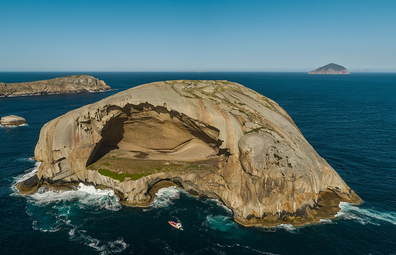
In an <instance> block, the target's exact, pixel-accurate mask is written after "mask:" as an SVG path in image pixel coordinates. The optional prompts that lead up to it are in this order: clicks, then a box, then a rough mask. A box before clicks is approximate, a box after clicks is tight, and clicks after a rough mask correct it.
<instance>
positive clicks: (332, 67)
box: [308, 63, 350, 74]
mask: <svg viewBox="0 0 396 255" xmlns="http://www.w3.org/2000/svg"><path fill="white" fill-rule="evenodd" d="M308 74H350V73H349V71H348V70H347V69H346V68H345V67H343V66H340V65H337V64H334V63H330V64H328V65H325V66H322V67H319V68H318V69H315V70H313V71H311V72H309V73H308Z"/></svg>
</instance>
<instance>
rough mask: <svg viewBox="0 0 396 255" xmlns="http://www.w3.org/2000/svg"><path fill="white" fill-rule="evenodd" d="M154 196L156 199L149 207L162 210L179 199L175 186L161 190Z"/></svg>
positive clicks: (178, 191)
mask: <svg viewBox="0 0 396 255" xmlns="http://www.w3.org/2000/svg"><path fill="white" fill-rule="evenodd" d="M155 195H156V197H155V198H154V200H153V202H152V203H151V207H152V208H163V207H167V206H168V205H171V204H173V201H174V200H175V199H178V198H179V197H180V189H178V188H176V186H172V187H168V188H162V189H159V190H158V192H157V193H155Z"/></svg>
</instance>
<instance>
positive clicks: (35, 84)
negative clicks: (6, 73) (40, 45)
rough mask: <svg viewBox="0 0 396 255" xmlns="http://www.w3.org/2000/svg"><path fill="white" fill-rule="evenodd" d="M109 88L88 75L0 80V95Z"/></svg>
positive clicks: (75, 91)
mask: <svg viewBox="0 0 396 255" xmlns="http://www.w3.org/2000/svg"><path fill="white" fill-rule="evenodd" d="M110 89H111V88H110V87H109V86H108V85H106V83H105V82H104V81H102V80H99V79H97V78H95V77H93V76H90V75H71V76H65V77H59V78H55V79H51V80H42V81H32V82H21V83H4V82H0V96H3V97H9V96H27V95H45V94H62V93H79V92H99V91H107V90H110Z"/></svg>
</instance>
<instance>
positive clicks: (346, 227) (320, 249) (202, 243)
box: [0, 72, 396, 254]
mask: <svg viewBox="0 0 396 255" xmlns="http://www.w3.org/2000/svg"><path fill="white" fill-rule="evenodd" d="M71 74H77V73H60V72H51V73H0V82H6V83H9V82H25V81H34V80H42V79H51V78H55V77H60V76H65V75H71ZM84 74H89V75H93V76H95V77H97V78H99V79H102V80H104V81H105V82H106V83H107V84H109V85H110V86H111V87H112V88H114V89H115V90H113V91H109V92H102V93H81V94H64V95H45V96H27V97H11V98H0V117H1V116H6V115H11V114H15V115H18V116H22V117H24V118H26V120H27V121H28V125H26V126H21V127H15V128H0V174H1V177H0V254H26V253H27V254H396V74H394V73H393V74H391V73H389V74H386V73H356V74H354V73H353V74H351V75H340V76H337V75H336V76H331V75H328V76H327V75H308V74H305V73H215V72H213V73H212V72H207V73H183V72H180V73H150V72H144V73H95V72H87V73H84ZM174 79H197V80H204V79H205V80H206V79H216V80H217V79H218V80H229V81H234V82H238V83H240V84H242V85H244V86H246V87H249V88H251V89H253V90H255V91H257V92H259V93H261V94H263V95H265V96H267V97H269V98H271V99H273V100H275V101H276V102H277V103H279V105H281V106H282V107H283V108H284V109H285V110H286V111H287V112H288V113H289V115H290V116H291V117H292V118H293V120H294V121H295V123H296V124H297V126H298V127H299V129H300V130H301V132H302V133H303V135H304V136H305V137H306V138H307V140H308V141H309V142H310V143H311V145H312V146H313V147H314V148H315V150H316V151H317V152H318V153H319V154H320V155H321V156H322V157H323V158H325V159H326V160H327V161H328V162H329V163H330V165H331V166H332V167H333V168H334V169H335V170H336V171H337V172H338V173H339V174H340V176H341V177H342V178H343V179H344V180H345V182H346V183H347V184H348V185H349V186H350V187H351V188H352V189H353V190H354V191H355V192H356V193H357V194H358V195H359V196H360V197H361V198H362V199H363V200H364V203H363V204H361V205H359V206H354V205H350V204H346V203H342V204H340V212H339V213H338V215H337V217H336V220H326V221H322V222H321V223H320V224H316V225H307V226H304V227H292V226H290V225H281V226H279V227H274V228H261V227H253V228H246V227H243V226H240V225H238V224H236V223H235V222H234V221H233V219H232V213H231V212H230V211H229V210H228V209H227V208H225V207H224V206H223V205H222V204H220V203H219V202H218V201H215V200H205V199H199V198H195V197H193V196H190V195H189V194H187V193H185V192H184V191H183V190H178V189H176V188H167V189H163V190H160V192H159V193H160V194H158V197H157V198H156V199H155V201H154V202H153V204H152V205H151V207H149V208H131V207H125V206H122V205H120V204H119V203H118V199H117V197H116V196H115V195H114V194H113V192H111V191H106V190H97V189H95V188H94V187H91V186H84V185H81V186H80V188H79V190H77V191H69V192H63V193H52V192H47V193H41V194H35V195H32V196H22V195H18V194H17V192H16V190H15V183H16V182H17V181H18V180H21V179H23V178H26V177H27V176H29V174H32V173H34V171H36V170H37V166H38V164H37V163H36V162H35V161H32V160H29V158H30V157H33V156H34V148H35V145H36V143H37V141H38V137H39V132H40V129H41V127H42V126H43V125H44V124H45V123H46V122H48V121H50V120H52V119H53V118H56V117H58V116H60V115H62V114H65V113H66V112H68V111H70V110H73V109H75V108H78V107H81V106H83V105H86V104H90V103H93V102H96V101H98V100H100V99H102V98H105V97H107V96H110V95H112V94H115V93H117V92H119V91H123V90H125V89H128V88H132V87H135V86H137V85H140V84H144V83H148V82H153V81H161V80H174ZM169 220H175V221H181V222H182V223H183V227H184V231H180V230H177V229H175V228H173V227H171V226H170V225H169V224H168V221H169Z"/></svg>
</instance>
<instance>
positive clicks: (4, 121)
mask: <svg viewBox="0 0 396 255" xmlns="http://www.w3.org/2000/svg"><path fill="white" fill-rule="evenodd" d="M25 124H27V121H26V120H25V118H22V117H19V116H16V115H9V116H4V117H2V118H1V119H0V125H1V126H2V127H7V126H21V125H25Z"/></svg>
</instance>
